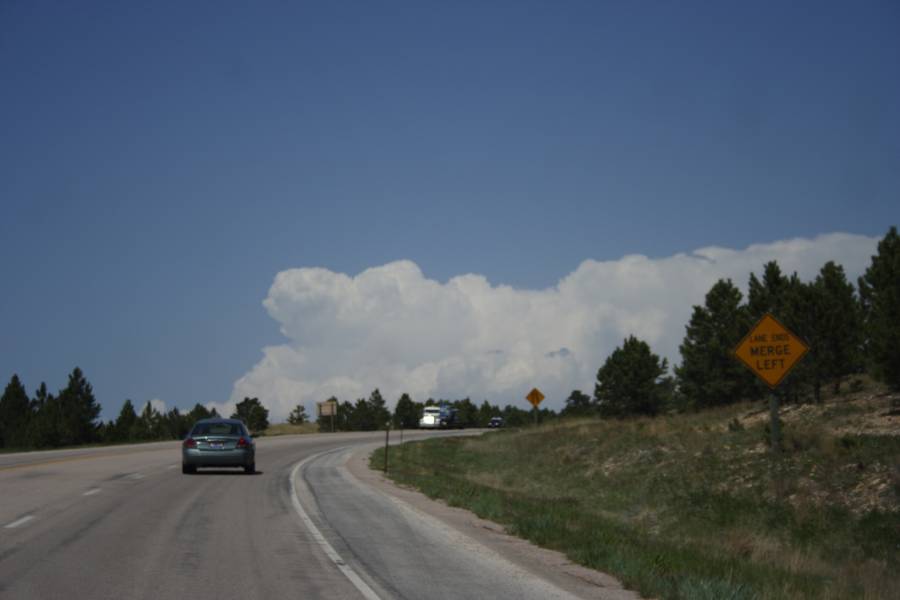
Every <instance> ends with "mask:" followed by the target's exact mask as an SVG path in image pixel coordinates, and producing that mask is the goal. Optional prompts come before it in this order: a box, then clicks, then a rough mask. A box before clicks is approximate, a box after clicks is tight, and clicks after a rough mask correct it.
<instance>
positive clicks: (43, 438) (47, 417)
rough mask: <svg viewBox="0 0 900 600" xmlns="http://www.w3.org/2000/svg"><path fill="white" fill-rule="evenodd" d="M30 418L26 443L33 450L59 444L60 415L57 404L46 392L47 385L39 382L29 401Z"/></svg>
mask: <svg viewBox="0 0 900 600" xmlns="http://www.w3.org/2000/svg"><path fill="white" fill-rule="evenodd" d="M31 412H32V418H31V423H30V424H29V426H28V441H29V445H30V446H34V447H35V448H51V447H54V446H58V445H59V443H60V433H59V430H60V425H59V423H60V421H61V419H62V415H61V412H60V407H59V402H58V401H57V399H56V398H55V397H54V396H53V394H51V393H49V392H48V391H47V384H46V383H43V382H41V385H40V387H38V389H37V391H36V392H35V397H34V399H33V400H32V401H31Z"/></svg>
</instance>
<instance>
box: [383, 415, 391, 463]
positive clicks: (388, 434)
mask: <svg viewBox="0 0 900 600" xmlns="http://www.w3.org/2000/svg"><path fill="white" fill-rule="evenodd" d="M390 442H391V424H390V423H388V424H387V427H385V428H384V472H385V473H387V472H388V448H390Z"/></svg>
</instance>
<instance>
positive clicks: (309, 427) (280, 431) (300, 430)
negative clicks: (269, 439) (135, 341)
mask: <svg viewBox="0 0 900 600" xmlns="http://www.w3.org/2000/svg"><path fill="white" fill-rule="evenodd" d="M318 431H319V426H318V424H317V423H304V424H303V425H291V424H290V423H278V424H275V425H269V428H268V429H266V430H265V432H263V435H265V436H272V435H298V434H305V433H316V432H318Z"/></svg>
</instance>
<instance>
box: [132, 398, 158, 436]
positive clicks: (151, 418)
mask: <svg viewBox="0 0 900 600" xmlns="http://www.w3.org/2000/svg"><path fill="white" fill-rule="evenodd" d="M161 421H162V415H160V414H159V411H158V410H156V409H155V408H153V405H152V404H150V402H147V403H146V404H145V405H144V410H142V411H141V416H140V417H139V418H138V420H137V435H136V439H139V440H158V439H160V438H162V426H161Z"/></svg>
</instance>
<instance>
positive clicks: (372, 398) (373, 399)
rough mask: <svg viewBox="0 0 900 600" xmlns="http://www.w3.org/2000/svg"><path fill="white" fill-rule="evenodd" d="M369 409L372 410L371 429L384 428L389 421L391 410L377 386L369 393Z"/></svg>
mask: <svg viewBox="0 0 900 600" xmlns="http://www.w3.org/2000/svg"><path fill="white" fill-rule="evenodd" d="M369 409H370V410H371V411H372V414H371V419H372V424H373V425H374V426H373V427H372V429H373V430H374V429H384V428H386V427H387V426H388V425H389V424H390V422H391V411H389V410H388V408H387V404H386V402H385V401H384V398H382V396H381V392H380V391H378V388H375V390H374V391H373V392H372V393H371V394H369Z"/></svg>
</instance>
